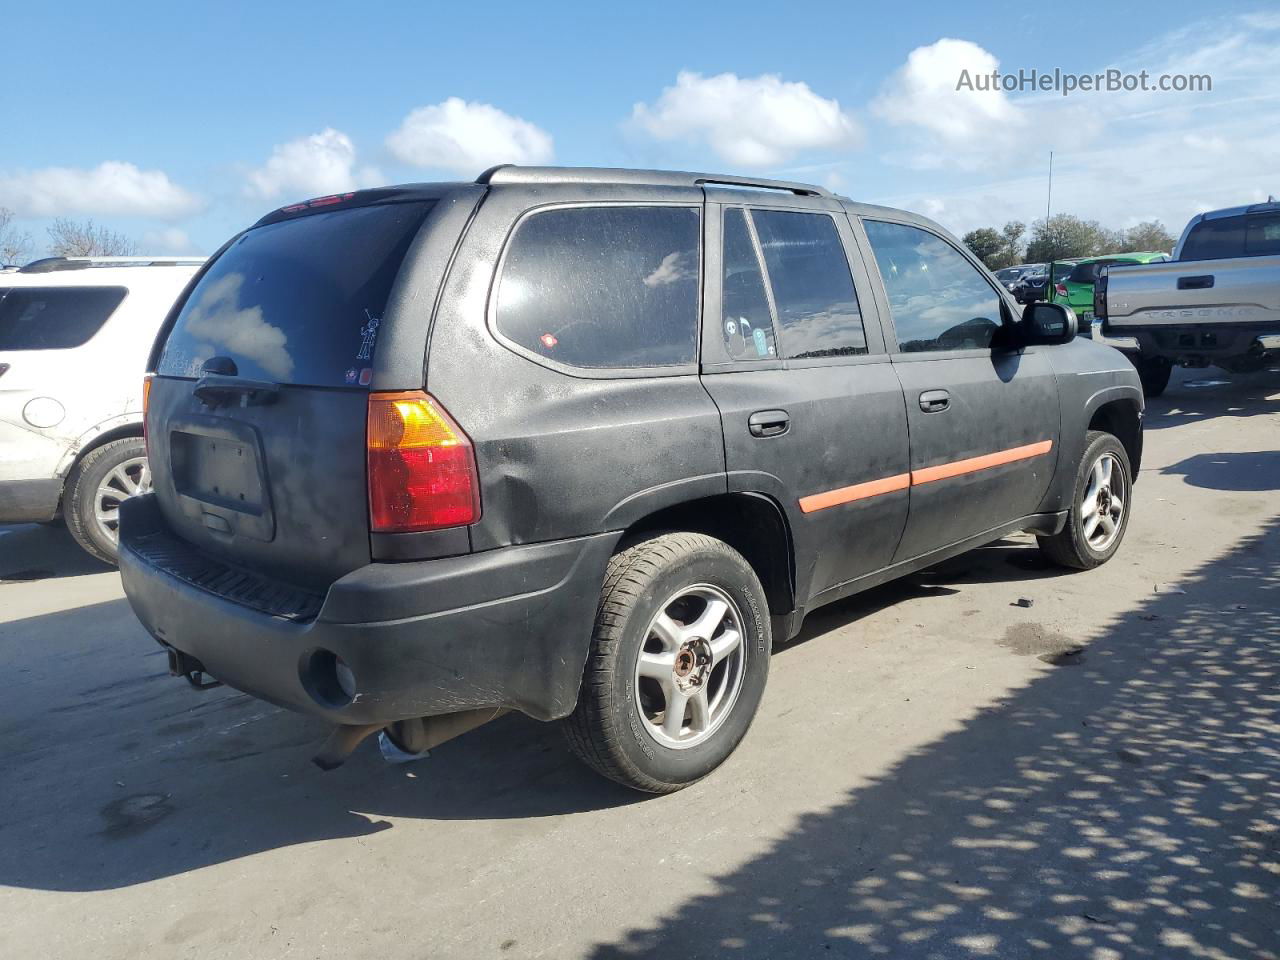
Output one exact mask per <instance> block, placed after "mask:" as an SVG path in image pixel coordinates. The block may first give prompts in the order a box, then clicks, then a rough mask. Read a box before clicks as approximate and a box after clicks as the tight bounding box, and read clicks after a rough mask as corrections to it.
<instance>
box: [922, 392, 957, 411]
mask: <svg viewBox="0 0 1280 960" xmlns="http://www.w3.org/2000/svg"><path fill="white" fill-rule="evenodd" d="M949 406H951V394H949V393H947V391H945V390H926V391H925V392H924V393H922V394H920V409H921V410H923V411H924V412H925V413H941V412H942V411H943V410H945V409H947V407H949Z"/></svg>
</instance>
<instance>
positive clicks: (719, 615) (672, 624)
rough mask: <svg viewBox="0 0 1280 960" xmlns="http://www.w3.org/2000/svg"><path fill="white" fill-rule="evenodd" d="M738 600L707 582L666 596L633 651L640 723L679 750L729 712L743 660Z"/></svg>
mask: <svg viewBox="0 0 1280 960" xmlns="http://www.w3.org/2000/svg"><path fill="white" fill-rule="evenodd" d="M742 624H743V620H742V613H741V611H740V610H739V609H738V605H737V604H736V603H734V602H733V600H732V599H731V598H730V597H729V595H728V594H726V593H725V592H724V591H723V590H721V589H720V588H719V587H713V586H711V585H710V584H707V583H700V584H696V585H695V586H691V587H685V588H683V589H682V590H679V591H678V592H676V593H674V594H672V595H671V596H670V597H669V598H668V599H667V601H666V602H665V603H664V604H663V605H662V607H661V608H660V610H659V611H658V614H657V615H656V616H655V617H654V618H653V620H651V621H650V623H649V628H648V630H647V631H646V632H645V637H644V641H643V643H642V644H641V647H640V653H639V655H638V656H637V657H636V665H635V680H634V684H633V685H634V692H635V702H636V708H637V711H638V712H639V715H640V721H641V726H643V728H644V730H645V732H646V733H647V734H648V735H649V736H650V737H652V738H653V740H654V741H656V742H657V743H658V744H660V745H661V746H664V747H669V748H671V749H674V750H687V749H688V748H689V747H693V746H697V745H698V744H700V743H703V742H705V741H706V740H707V739H708V738H710V737H711V736H712V735H713V734H714V733H715V732H716V731H717V730H718V729H719V728H720V727H721V726H722V725H723V724H724V722H725V720H726V719H727V718H728V716H729V714H730V713H732V712H733V706H734V704H735V703H736V702H737V700H738V694H739V693H740V692H741V690H742V680H743V675H744V667H745V664H746V659H745V648H744V644H743V628H742Z"/></svg>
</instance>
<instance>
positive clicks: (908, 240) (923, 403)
mask: <svg viewBox="0 0 1280 960" xmlns="http://www.w3.org/2000/svg"><path fill="white" fill-rule="evenodd" d="M861 225H862V227H863V230H864V231H865V235H866V237H867V239H868V241H869V243H868V249H870V250H871V252H872V257H873V258H874V263H875V264H876V267H877V277H878V279H879V281H880V284H879V293H880V296H882V297H883V298H884V299H883V302H884V303H885V304H886V306H887V313H888V315H889V316H890V318H891V320H892V322H891V323H890V324H886V325H885V326H886V335H888V336H890V337H892V341H891V350H892V352H893V365H894V368H895V370H896V371H897V375H898V378H899V379H900V380H901V382H902V388H903V392H904V393H905V396H906V408H907V419H908V422H909V424H910V431H911V468H910V469H911V516H910V519H909V520H908V521H907V527H906V531H905V533H904V534H903V536H902V541H901V543H900V544H899V546H898V549H897V552H896V554H895V557H894V559H895V561H901V560H908V559H911V558H913V557H917V556H920V555H922V554H925V553H928V552H930V551H932V550H936V549H939V548H942V547H945V546H948V545H950V544H952V543H956V542H959V541H961V540H964V539H966V538H968V537H972V536H975V535H978V534H981V533H983V532H985V531H987V530H990V529H992V528H994V527H997V526H1000V525H1001V524H1004V523H1007V522H1009V521H1011V520H1014V519H1018V518H1020V517H1023V516H1026V515H1029V514H1032V513H1034V512H1035V511H1036V508H1037V507H1038V505H1039V503H1040V501H1041V499H1042V498H1043V497H1044V495H1045V492H1046V491H1047V490H1048V487H1049V482H1050V480H1051V479H1052V477H1053V467H1054V463H1055V460H1056V447H1057V443H1058V434H1059V427H1060V412H1059V409H1058V387H1057V380H1056V378H1055V376H1054V373H1053V369H1052V367H1051V366H1050V365H1049V362H1048V358H1047V357H1046V355H1045V354H1044V353H1043V351H1042V350H1040V349H1037V348H1034V347H1031V348H1026V349H1020V350H1011V349H1006V348H1002V347H1001V346H1000V345H999V336H998V332H999V330H1000V328H1001V326H1002V324H1003V322H1004V320H1005V316H1006V315H1005V312H1004V311H1005V309H1006V307H1002V304H1003V303H1004V298H1003V296H1002V295H1001V294H1000V293H999V292H997V290H996V287H995V285H994V284H992V283H991V282H990V281H989V280H988V279H987V277H986V276H985V275H984V274H983V273H982V272H981V271H980V270H979V269H978V268H977V266H976V265H975V264H974V263H973V262H972V261H971V260H970V259H969V258H968V257H967V256H965V255H964V254H962V253H961V252H960V251H959V250H958V249H957V248H956V247H955V246H953V245H952V244H951V243H950V242H949V241H948V240H946V239H944V238H943V237H942V236H940V235H939V234H936V233H933V232H932V231H930V230H926V229H925V228H923V227H921V226H919V225H916V224H911V223H905V222H902V223H900V222H894V221H890V220H879V219H875V220H873V219H864V220H862V221H861ZM1006 306H1007V305H1006Z"/></svg>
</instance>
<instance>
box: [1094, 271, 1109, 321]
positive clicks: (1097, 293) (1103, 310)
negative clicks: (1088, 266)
mask: <svg viewBox="0 0 1280 960" xmlns="http://www.w3.org/2000/svg"><path fill="white" fill-rule="evenodd" d="M1093 316H1094V318H1095V319H1097V320H1100V321H1101V320H1105V319H1107V268H1106V267H1103V268H1102V270H1101V271H1100V272H1099V273H1098V279H1097V280H1095V281H1094V282H1093Z"/></svg>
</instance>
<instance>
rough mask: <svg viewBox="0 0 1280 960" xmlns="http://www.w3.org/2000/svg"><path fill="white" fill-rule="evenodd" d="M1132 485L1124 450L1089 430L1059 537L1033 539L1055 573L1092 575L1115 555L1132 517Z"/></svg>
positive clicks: (1107, 434) (1096, 431)
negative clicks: (1054, 566)
mask: <svg viewBox="0 0 1280 960" xmlns="http://www.w3.org/2000/svg"><path fill="white" fill-rule="evenodd" d="M1132 500H1133V479H1132V474H1131V472H1130V468H1129V456H1128V454H1126V453H1125V450H1124V445H1123V444H1122V443H1121V442H1120V441H1119V440H1117V439H1116V438H1115V437H1114V436H1112V435H1111V434H1109V433H1103V432H1102V431H1100V430H1090V431H1089V433H1088V434H1087V436H1086V442H1085V450H1084V456H1082V457H1081V458H1080V465H1079V467H1077V468H1076V484H1075V492H1074V494H1073V496H1072V498H1071V511H1070V513H1068V514H1067V522H1066V525H1065V526H1064V527H1063V528H1062V531H1061V532H1060V533H1057V534H1055V535H1053V536H1051V537H1037V538H1036V540H1037V542H1038V543H1039V544H1040V549H1041V550H1042V551H1043V552H1044V554H1045V556H1046V557H1047V558H1048V559H1049V560H1051V561H1052V562H1053V563H1055V564H1057V565H1058V566H1060V567H1068V568H1070V569H1072V570H1092V569H1093V568H1094V567H1100V566H1102V564H1104V563H1106V562H1107V561H1108V560H1110V559H1111V558H1112V557H1113V556H1114V555H1115V552H1116V551H1117V550H1118V549H1120V542H1121V541H1122V540H1123V539H1124V532H1125V530H1126V529H1128V526H1129V514H1130V513H1131V512H1132Z"/></svg>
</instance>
